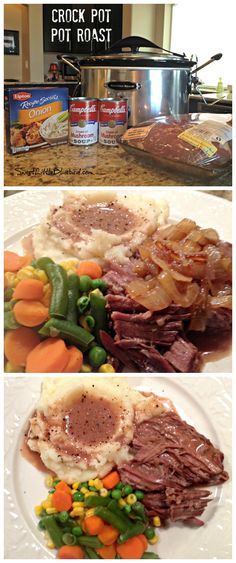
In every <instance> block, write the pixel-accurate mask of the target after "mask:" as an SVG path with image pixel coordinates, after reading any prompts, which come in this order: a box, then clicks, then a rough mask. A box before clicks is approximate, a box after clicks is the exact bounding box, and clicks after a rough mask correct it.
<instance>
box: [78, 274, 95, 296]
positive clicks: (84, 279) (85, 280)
mask: <svg viewBox="0 0 236 563" xmlns="http://www.w3.org/2000/svg"><path fill="white" fill-rule="evenodd" d="M92 287H93V286H92V279H91V278H90V277H89V276H80V278H79V289H80V291H81V292H82V293H88V292H89V291H90V289H92Z"/></svg>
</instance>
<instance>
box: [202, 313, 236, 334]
mask: <svg viewBox="0 0 236 563" xmlns="http://www.w3.org/2000/svg"><path fill="white" fill-rule="evenodd" d="M206 328H207V331H211V332H213V331H214V332H215V331H218V330H221V331H230V330H231V329H232V311H230V310H229V309H223V308H220V309H214V310H213V309H212V311H208V314H207V327H206Z"/></svg>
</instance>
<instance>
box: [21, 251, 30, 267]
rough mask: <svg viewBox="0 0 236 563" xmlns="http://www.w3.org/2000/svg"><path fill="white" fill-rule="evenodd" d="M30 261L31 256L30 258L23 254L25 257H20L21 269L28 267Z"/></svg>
mask: <svg viewBox="0 0 236 563" xmlns="http://www.w3.org/2000/svg"><path fill="white" fill-rule="evenodd" d="M32 260H33V256H30V254H25V256H22V265H21V268H26V266H29V265H30V264H31V262H32Z"/></svg>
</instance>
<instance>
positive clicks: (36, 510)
mask: <svg viewBox="0 0 236 563" xmlns="http://www.w3.org/2000/svg"><path fill="white" fill-rule="evenodd" d="M42 508H43V507H42V506H41V504H40V505H38V506H35V507H34V512H35V514H36V516H39V515H40V514H41V512H42Z"/></svg>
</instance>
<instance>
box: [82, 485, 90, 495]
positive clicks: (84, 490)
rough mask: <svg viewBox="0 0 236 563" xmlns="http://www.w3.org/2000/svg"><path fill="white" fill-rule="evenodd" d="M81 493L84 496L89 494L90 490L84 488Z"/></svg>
mask: <svg viewBox="0 0 236 563" xmlns="http://www.w3.org/2000/svg"><path fill="white" fill-rule="evenodd" d="M80 492H81V493H83V495H85V493H89V490H88V489H86V487H82V488H81V489H80Z"/></svg>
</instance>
